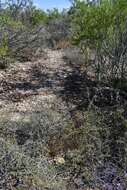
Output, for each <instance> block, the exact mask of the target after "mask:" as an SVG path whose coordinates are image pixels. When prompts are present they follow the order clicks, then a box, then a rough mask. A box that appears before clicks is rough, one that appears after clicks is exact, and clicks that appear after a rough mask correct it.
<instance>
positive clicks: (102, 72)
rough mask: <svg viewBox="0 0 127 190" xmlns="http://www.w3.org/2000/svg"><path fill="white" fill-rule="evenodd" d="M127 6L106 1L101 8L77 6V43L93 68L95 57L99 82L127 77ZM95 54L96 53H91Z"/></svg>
mask: <svg viewBox="0 0 127 190" xmlns="http://www.w3.org/2000/svg"><path fill="white" fill-rule="evenodd" d="M126 23H127V2H126V1H125V0H122V1H121V0H117V1H115V3H114V1H112V0H110V1H108V0H103V1H101V3H100V4H99V5H89V4H87V3H85V2H79V1H77V2H76V5H75V11H74V15H73V26H74V28H73V30H74V33H73V42H74V44H76V45H79V46H80V47H81V50H82V52H83V53H84V54H85V56H86V66H88V65H89V60H90V59H91V54H92V53H93V55H94V56H93V57H94V60H93V66H94V72H95V75H96V77H97V79H98V80H106V81H107V80H112V79H114V78H119V79H123V78H125V77H126V69H127V68H126V55H127V46H126V38H127V27H126ZM91 52H92V53H91Z"/></svg>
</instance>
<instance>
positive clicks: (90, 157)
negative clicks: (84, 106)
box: [64, 109, 127, 189]
mask: <svg viewBox="0 0 127 190" xmlns="http://www.w3.org/2000/svg"><path fill="white" fill-rule="evenodd" d="M84 118H85V120H84V126H83V125H82V127H80V128H75V127H73V126H69V128H67V129H66V130H67V131H66V132H65V134H66V135H65V139H66V140H65V139H64V140H65V141H66V142H67V141H68V142H69V143H71V142H75V144H76V146H73V149H70V150H68V151H67V152H66V156H65V158H66V159H65V160H66V167H67V168H68V170H69V171H70V182H72V181H73V183H74V184H75V186H77V187H78V188H81V187H82V188H83V187H86V188H88V187H89V188H99V189H105V188H107V187H112V188H115V187H117V184H118V183H119V185H120V187H121V188H125V187H126V183H127V181H126V177H125V172H126V154H127V152H126V134H127V133H126V132H127V130H126V125H127V123H126V121H125V118H123V116H122V113H121V111H118V110H117V111H109V110H107V111H106V110H105V111H99V110H94V109H93V110H89V111H87V112H85V113H84ZM70 139H73V141H72V140H70ZM67 168H66V169H67ZM68 170H67V171H68Z"/></svg>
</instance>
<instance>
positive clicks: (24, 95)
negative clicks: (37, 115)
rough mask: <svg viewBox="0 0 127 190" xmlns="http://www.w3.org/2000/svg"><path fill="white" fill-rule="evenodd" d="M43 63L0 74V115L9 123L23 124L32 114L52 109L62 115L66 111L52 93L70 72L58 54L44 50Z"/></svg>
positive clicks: (16, 67)
mask: <svg viewBox="0 0 127 190" xmlns="http://www.w3.org/2000/svg"><path fill="white" fill-rule="evenodd" d="M46 53H47V56H46V57H47V59H43V58H41V59H39V60H37V61H35V62H26V63H18V64H14V65H13V66H12V68H11V69H8V70H7V71H6V72H3V71H1V72H0V78H1V86H0V115H1V117H0V118H1V119H0V120H2V118H3V119H5V118H6V117H7V118H8V119H10V120H12V121H14V120H15V121H17V120H22V119H25V120H27V119H28V118H29V116H30V115H31V114H33V113H34V112H41V111H42V110H44V109H52V108H53V111H55V112H58V113H59V114H61V113H62V114H63V113H64V112H65V110H66V111H67V107H66V105H65V103H64V102H62V99H61V98H58V96H57V95H56V93H55V92H57V91H59V90H61V88H62V81H63V79H64V78H65V77H66V72H67V71H69V70H70V68H69V67H68V66H67V65H66V63H65V61H64V60H63V56H64V52H63V51H62V50H58V51H56V50H55V51H52V50H46Z"/></svg>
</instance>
